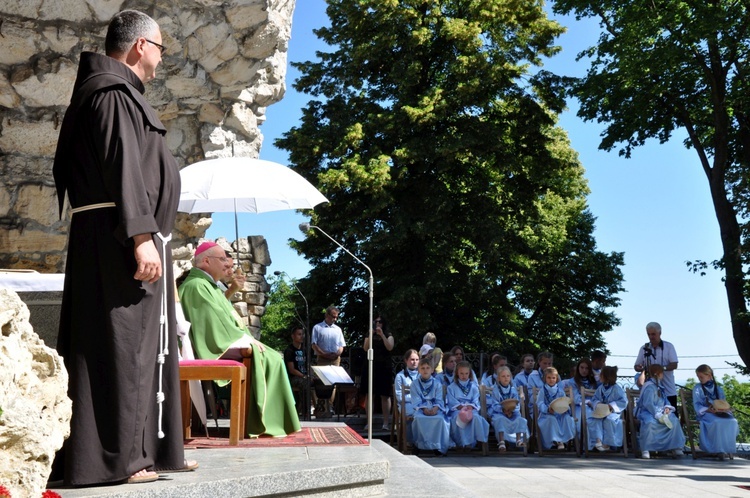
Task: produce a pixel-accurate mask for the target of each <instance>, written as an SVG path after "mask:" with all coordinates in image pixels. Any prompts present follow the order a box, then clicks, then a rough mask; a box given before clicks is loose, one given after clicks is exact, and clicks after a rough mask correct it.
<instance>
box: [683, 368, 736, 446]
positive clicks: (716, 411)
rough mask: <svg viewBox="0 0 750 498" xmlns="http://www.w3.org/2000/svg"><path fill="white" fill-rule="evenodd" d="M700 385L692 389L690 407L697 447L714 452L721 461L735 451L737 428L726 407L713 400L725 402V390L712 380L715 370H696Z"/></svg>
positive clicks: (730, 410)
mask: <svg viewBox="0 0 750 498" xmlns="http://www.w3.org/2000/svg"><path fill="white" fill-rule="evenodd" d="M695 375H697V376H698V381H699V382H700V383H699V384H698V385H696V386H695V387H694V388H693V407H694V408H695V414H696V417H697V418H698V421H699V422H700V437H699V440H700V447H701V449H702V450H703V451H705V452H707V453H717V454H718V455H719V458H720V459H724V457H725V456H726V455H731V454H734V453H736V452H737V436H738V435H739V430H740V429H739V425H738V424H737V419H736V418H734V415H733V414H732V409H731V407H730V406H729V405H728V404H726V405H725V404H724V403H716V405H718V406H714V401H716V400H724V401H726V399H727V398H726V396H724V390H723V389H722V388H721V386H720V385H719V383H718V382H716V380H715V379H714V371H713V370H712V369H711V367H709V366H708V365H700V366H699V367H698V368H696V369H695ZM722 405H723V406H722Z"/></svg>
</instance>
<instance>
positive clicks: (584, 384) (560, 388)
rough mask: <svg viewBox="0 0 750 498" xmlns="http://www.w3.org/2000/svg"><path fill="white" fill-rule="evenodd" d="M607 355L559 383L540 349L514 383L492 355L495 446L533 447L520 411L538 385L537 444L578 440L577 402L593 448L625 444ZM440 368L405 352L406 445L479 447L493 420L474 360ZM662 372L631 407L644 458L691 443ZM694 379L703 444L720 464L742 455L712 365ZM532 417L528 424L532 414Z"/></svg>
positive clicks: (450, 361)
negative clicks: (667, 393) (483, 398)
mask: <svg viewBox="0 0 750 498" xmlns="http://www.w3.org/2000/svg"><path fill="white" fill-rule="evenodd" d="M606 359H607V356H606V354H605V353H604V352H602V351H594V352H593V353H592V359H591V360H589V359H586V358H584V359H581V360H579V361H578V363H577V364H576V367H575V369H574V370H573V372H574V374H573V377H572V378H571V379H568V380H566V381H561V380H560V376H559V375H558V372H557V370H556V369H555V368H554V367H553V366H552V365H553V360H554V357H553V355H552V354H551V353H549V352H546V351H544V352H542V353H539V355H538V356H537V359H536V367H535V362H534V357H533V355H530V354H526V355H523V356H522V357H521V361H520V364H519V368H518V371H517V374H516V375H515V377H513V376H512V374H511V369H510V368H509V367H508V366H507V359H506V358H505V357H504V356H502V355H500V354H499V353H494V354H493V355H491V361H490V365H491V366H490V367H489V368H488V369H487V370H486V371H485V372H483V378H482V382H481V385H484V386H485V392H486V393H487V396H486V401H487V416H488V418H489V419H490V420H491V422H492V428H493V430H494V432H495V436H496V438H497V441H498V450H499V451H500V452H505V451H506V450H507V444H513V445H515V447H516V448H522V447H524V446H525V445H527V444H528V434H529V421H528V420H527V419H526V418H524V417H523V416H522V415H521V406H520V403H521V399H522V398H521V397H520V396H519V391H521V390H523V389H527V390H528V393H529V394H530V396H529V397H530V398H532V396H531V394H532V393H533V392H534V391H535V389H534V388H536V393H537V394H536V398H535V399H530V400H529V403H530V406H531V403H535V404H536V407H537V409H538V413H539V421H538V426H539V431H540V434H539V439H540V444H543V445H544V447H546V448H556V449H564V448H565V443H567V442H568V441H570V440H572V439H573V438H574V437H576V432H577V431H576V426H575V423H574V416H573V415H572V414H571V412H570V410H569V409H568V408H567V407H568V403H569V402H570V401H572V402H573V403H574V413H575V419H577V420H578V421H579V422H578V429H579V430H580V427H581V424H580V420H581V417H582V416H585V417H586V421H587V426H588V442H587V445H588V449H589V450H591V449H596V450H597V451H600V452H604V451H607V450H610V449H618V448H621V447H622V446H623V437H624V436H623V433H624V430H623V417H622V412H623V410H625V408H626V406H627V397H626V396H625V392H624V390H623V388H622V387H621V386H619V385H618V384H617V367H613V366H606ZM441 367H442V371H440V372H436V371H435V368H434V367H433V364H432V362H431V361H430V359H429V358H423V359H422V360H421V361H420V359H419V353H418V352H417V351H415V350H413V349H410V350H408V351H407V352H406V354H405V355H404V369H403V371H401V372H399V374H398V375H397V376H396V395H397V396H398V397H399V400H400V396H401V391H402V390H403V388H404V387H405V386H410V394H409V395H407V396H406V405H407V408H406V409H407V415H408V416H409V417H410V418H412V419H413V421H412V422H411V423H410V425H409V427H407V440H408V442H410V443H412V444H413V445H414V446H415V447H416V448H418V449H420V450H432V451H434V452H435V453H436V454H439V455H445V454H446V453H447V451H448V449H450V448H454V447H459V448H473V447H475V446H476V443H477V442H486V441H487V437H488V434H489V424H488V422H487V420H486V419H485V418H484V417H483V416H482V415H481V413H480V399H479V396H480V389H479V386H480V383H479V382H477V379H476V376H475V374H474V371H473V370H472V368H471V364H470V363H469V362H468V361H465V360H464V352H463V349H462V348H461V347H460V346H455V347H454V348H453V349H452V350H451V352H448V353H445V354H444V355H443V357H442V363H441ZM662 376H663V367H662V366H661V365H651V367H650V371H649V378H648V380H647V381H646V382H645V384H644V385H643V387H642V389H641V393H640V398H639V399H640V401H639V402H638V405H637V409H636V410H635V416H636V417H637V418H638V420H640V431H639V436H638V437H639V446H640V449H641V452H642V453H641V455H642V457H643V458H646V459H648V458H650V456H651V455H650V452H652V451H671V452H672V454H673V455H675V456H679V455H682V454H683V447H684V445H685V435H684V434H683V432H682V428H681V426H680V423H679V420H678V418H677V417H676V414H675V408H674V407H673V406H671V405H670V404H669V401H668V400H667V398H666V396H665V394H664V391H663V389H662V386H661V385H660V382H659V381H660V379H661V378H662ZM696 376H697V377H698V381H699V383H698V384H697V385H696V386H695V388H694V389H693V405H694V408H695V413H696V416H697V418H698V420H699V422H700V436H699V437H700V448H701V449H702V450H703V451H705V452H708V453H713V454H716V455H718V456H719V458H720V459H723V458H724V457H725V456H727V455H728V454H733V453H735V452H736V440H737V436H738V433H739V427H738V424H737V420H736V419H735V418H734V416H733V414H732V410H731V407H730V406H729V405H728V403H727V402H726V398H725V395H724V391H723V389H722V388H721V386H720V385H719V384H718V383H717V382H716V380H715V379H714V375H713V371H712V370H711V367H709V366H708V365H701V366H699V367H698V368H697V369H696ZM581 388H583V390H584V396H583V397H582V396H581ZM571 395H572V399H571ZM561 398H565V399H561ZM556 400H558V401H556ZM397 401H398V400H397ZM584 407H585V408H584ZM527 413H528V417H529V419H530V420H532V419H531V417H532V416H533V412H532V411H531V410H529V411H528V412H527ZM532 421H533V420H532Z"/></svg>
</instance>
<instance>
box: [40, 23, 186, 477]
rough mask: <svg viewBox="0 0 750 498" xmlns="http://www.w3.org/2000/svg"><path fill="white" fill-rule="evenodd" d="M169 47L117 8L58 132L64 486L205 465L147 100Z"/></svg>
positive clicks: (167, 157) (169, 192)
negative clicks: (184, 427)
mask: <svg viewBox="0 0 750 498" xmlns="http://www.w3.org/2000/svg"><path fill="white" fill-rule="evenodd" d="M161 43H162V37H161V32H160V30H159V26H158V25H157V23H156V22H155V21H154V20H153V19H151V18H150V17H149V16H147V15H146V14H143V13H142V12H138V11H133V10H129V11H123V12H120V13H119V14H117V15H115V17H114V18H113V19H112V21H111V22H110V25H109V29H108V31H107V38H106V42H105V51H106V55H101V54H96V53H91V52H84V53H83V54H81V60H80V65H79V68H78V76H77V78H76V82H75V86H74V87H73V97H72V99H71V103H70V106H69V108H68V110H67V112H66V114H65V118H64V119H63V124H62V127H61V130H60V137H59V141H58V145H57V153H56V155H55V162H54V168H53V172H54V177H55V183H56V186H57V193H58V200H59V203H60V204H59V207H60V213H61V214H62V211H63V202H64V198H65V193H66V191H67V194H68V200H69V202H70V206H71V208H72V209H71V211H72V213H73V214H72V220H71V225H70V234H69V239H68V256H67V262H66V267H65V288H64V292H63V300H62V312H61V317H60V332H59V336H58V344H57V350H58V351H59V352H60V354H61V355H62V356H63V358H64V361H65V366H66V368H67V369H68V374H69V376H70V381H69V386H68V395H69V396H70V398H71V399H72V400H73V418H72V421H71V433H70V438H69V439H68V440H67V441H66V442H65V444H64V446H63V448H62V450H60V452H59V453H58V455H57V457H56V460H55V464H54V466H53V475H52V477H51V480H56V479H61V478H63V479H64V482H65V484H67V485H74V486H85V485H92V484H101V483H124V482H147V481H151V480H156V479H157V478H158V475H157V473H156V472H155V471H160V470H163V471H164V470H166V471H169V470H184V469H185V468H186V467H195V466H196V465H195V463H194V462H186V461H185V457H184V451H183V441H182V432H181V422H180V421H181V418H180V395H179V373H178V365H177V362H178V358H177V350H178V347H177V337H176V333H175V317H174V308H173V303H174V294H173V292H174V285H173V276H172V258H171V250H170V247H169V241H168V239H169V235H170V233H171V231H172V227H173V225H174V220H175V215H176V211H177V203H178V201H179V195H180V177H179V172H178V166H177V163H176V161H175V160H174V158H173V157H172V154H171V153H170V151H169V150H168V148H167V145H166V142H165V140H164V135H165V134H166V129H165V127H164V125H163V124H162V123H161V121H160V120H159V118H158V117H157V115H156V113H155V111H154V109H153V108H151V106H150V105H149V104H148V103H147V102H146V100H145V99H144V97H143V92H144V90H145V88H144V83H145V82H147V81H149V80H151V79H153V78H154V76H155V72H156V67H157V65H158V64H159V63H160V62H161V53H162V50H163V48H164V47H163V46H162V45H161ZM162 316H163V319H162ZM160 322H163V325H161V324H160Z"/></svg>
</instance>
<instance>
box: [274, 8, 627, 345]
mask: <svg viewBox="0 0 750 498" xmlns="http://www.w3.org/2000/svg"><path fill="white" fill-rule="evenodd" d="M327 13H328V16H329V18H330V20H331V27H330V28H321V29H319V30H317V31H316V34H317V35H318V37H320V38H321V39H322V40H324V41H325V42H326V43H327V44H328V45H329V46H330V47H331V49H332V51H331V52H327V53H318V54H317V55H318V56H319V58H320V60H319V61H317V62H304V63H300V64H296V66H297V67H298V68H299V69H300V71H301V73H302V76H301V77H300V78H299V79H298V80H297V81H296V83H295V88H296V89H297V90H299V91H301V92H305V93H307V94H309V95H312V96H313V97H314V98H315V99H314V100H311V101H310V102H309V103H308V104H307V106H306V108H305V109H304V110H303V118H302V121H301V124H300V125H299V126H297V127H295V128H293V129H292V130H290V131H289V132H287V133H286V134H285V135H284V137H283V138H282V139H279V140H278V141H277V142H276V145H277V146H279V147H280V148H282V149H285V150H288V151H289V152H290V158H291V162H292V164H293V167H294V169H295V170H296V171H297V172H299V173H300V174H302V175H303V176H305V177H306V178H307V179H309V180H310V181H311V182H313V183H314V184H316V185H317V186H318V187H319V188H320V189H321V191H323V193H324V194H325V195H326V196H327V197H328V198H329V200H330V201H331V202H330V204H328V205H326V206H323V207H320V208H317V209H316V210H315V213H314V214H313V215H312V222H313V224H314V225H318V226H320V227H321V228H322V229H323V230H325V231H326V232H327V233H329V234H331V235H332V236H333V237H334V238H336V239H337V240H338V241H340V242H341V243H342V244H343V245H344V246H345V247H346V248H347V249H349V250H350V251H352V252H353V253H354V254H356V255H357V257H359V258H360V259H362V260H363V261H365V262H366V263H367V264H368V265H369V266H370V267H371V268H372V270H373V273H374V275H375V280H376V283H375V297H376V303H377V310H378V311H379V312H380V313H383V314H384V315H385V316H386V318H388V320H389V323H390V328H391V331H392V332H393V333H394V335H395V336H396V339H397V346H396V351H397V352H399V353H400V352H402V351H404V350H405V349H407V348H409V347H415V346H418V345H420V344H421V337H422V335H423V334H424V332H425V331H427V330H434V331H435V332H436V333H437V335H438V340H439V344H440V345H442V346H443V347H444V348H449V347H450V346H452V345H453V344H456V343H460V344H462V345H464V346H465V347H468V348H470V349H474V350H484V351H487V350H491V349H500V350H503V351H505V352H506V353H507V354H509V355H510V356H513V357H515V356H516V355H518V354H520V353H524V352H528V351H534V350H538V349H540V348H545V349H551V350H553V351H555V352H556V353H558V354H562V355H574V354H576V355H577V354H583V353H584V352H588V351H590V350H591V348H594V347H602V346H603V340H602V335H601V334H602V332H604V331H607V330H610V329H611V328H612V327H613V326H614V325H616V324H617V323H618V319H617V318H616V317H615V315H614V314H613V312H612V309H613V308H614V307H616V306H617V305H618V302H619V301H618V299H617V297H616V294H617V293H618V292H619V291H620V290H621V282H622V274H621V271H620V266H621V265H622V264H623V259H622V254H619V253H612V254H603V253H601V252H598V251H597V250H596V244H595V241H594V239H593V236H592V232H593V228H594V217H593V216H592V215H591V213H590V212H589V211H588V210H587V206H586V195H587V194H588V187H587V184H586V181H585V179H584V177H583V168H582V167H581V165H580V163H579V162H578V158H577V155H576V154H575V152H574V151H573V150H571V148H570V144H569V141H568V139H567V136H566V134H565V133H564V132H563V131H562V130H561V129H560V128H559V127H557V126H556V116H557V113H558V112H559V111H560V110H561V109H562V108H563V106H564V104H565V103H564V86H563V85H562V81H561V80H560V78H557V77H555V76H554V75H552V74H549V73H547V72H544V71H541V70H538V71H536V72H533V73H532V72H531V71H530V70H529V68H530V66H540V65H541V62H540V60H541V57H543V56H552V55H554V54H555V53H556V52H557V51H558V47H556V46H555V45H554V44H553V42H554V39H555V37H556V36H558V35H559V34H560V33H561V32H562V28H561V27H560V26H559V25H558V24H557V23H555V22H553V21H551V20H549V19H547V17H546V14H545V13H544V10H543V9H542V6H541V3H535V2H508V1H507V0H486V1H482V2H476V1H470V0H434V1H425V0H400V1H396V0H359V1H356V2H355V1H351V0H329V2H328V8H327ZM294 245H295V247H296V248H297V249H298V250H299V251H300V253H302V254H303V255H304V256H305V257H306V258H307V259H309V261H310V262H311V264H312V266H313V270H312V271H311V273H310V274H309V275H308V277H307V278H306V279H304V280H303V282H302V284H303V285H304V286H305V289H306V292H309V294H307V296H308V298H309V299H310V302H311V307H312V308H313V309H319V308H322V307H324V306H325V305H326V304H327V303H329V302H331V301H338V303H337V304H338V305H339V306H340V307H341V310H342V314H341V322H342V325H343V326H344V327H345V328H346V329H347V330H348V332H349V336H350V338H351V339H352V342H350V344H351V343H357V344H359V340H360V339H361V337H362V335H363V334H364V333H366V331H367V329H368V327H367V316H368V301H369V297H368V288H367V273H366V272H365V270H364V268H362V267H361V266H359V265H358V264H357V263H356V262H354V261H353V260H352V259H351V257H350V256H349V255H347V254H346V253H343V252H341V251H338V250H337V248H336V247H335V246H334V245H333V244H332V243H331V242H330V241H329V240H328V239H327V238H325V237H323V236H321V235H320V234H318V232H316V231H311V232H310V233H309V234H308V237H307V238H306V239H305V240H303V241H301V242H298V243H295V244H294Z"/></svg>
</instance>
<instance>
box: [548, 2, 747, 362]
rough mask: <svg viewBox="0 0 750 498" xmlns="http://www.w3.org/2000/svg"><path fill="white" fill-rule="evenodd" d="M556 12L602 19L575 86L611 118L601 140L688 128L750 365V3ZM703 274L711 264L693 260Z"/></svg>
mask: <svg viewBox="0 0 750 498" xmlns="http://www.w3.org/2000/svg"><path fill="white" fill-rule="evenodd" d="M554 9H555V11H556V12H559V13H562V14H568V13H574V14H575V15H576V16H578V17H579V18H582V17H593V18H598V19H599V21H600V25H601V26H602V28H603V29H602V32H601V35H600V37H599V40H598V45H596V46H595V47H591V48H589V49H587V50H586V51H584V52H583V53H582V54H580V57H588V58H591V67H590V69H589V71H588V73H587V75H586V76H585V77H584V78H581V79H580V80H579V81H577V82H576V83H575V84H574V85H573V86H572V93H573V94H574V95H575V96H576V97H577V98H578V99H579V100H580V103H581V107H580V110H579V113H578V114H579V116H581V117H582V118H584V119H586V120H594V119H596V120H598V121H600V122H604V123H606V128H605V131H604V134H603V140H602V142H601V144H600V148H602V149H604V150H612V149H614V148H615V147H620V150H619V152H620V154H621V155H624V156H626V157H627V156H629V155H630V153H631V151H632V149H633V148H634V147H637V146H639V145H643V143H645V142H646V140H648V139H650V138H655V139H658V140H659V141H660V142H661V143H664V142H666V141H667V140H669V139H670V137H671V136H672V134H673V133H674V132H675V130H678V129H682V130H684V131H685V132H686V133H687V139H686V140H685V146H686V147H688V148H692V149H694V150H695V151H696V153H697V157H698V159H699V163H700V165H701V167H702V169H703V171H704V173H705V175H706V179H707V180H708V187H709V191H710V193H711V199H712V201H713V206H714V211H715V213H716V218H717V220H718V222H719V229H720V232H721V243H722V250H723V255H722V257H721V259H719V260H717V261H714V262H713V263H712V266H714V267H715V268H717V269H722V270H723V272H724V277H723V280H724V283H725V287H726V293H727V302H728V305H729V312H730V316H731V321H732V332H733V335H734V340H735V343H736V344H737V349H738V352H739V355H740V356H741V357H742V360H743V361H744V362H745V364H746V365H748V364H750V321H749V320H748V310H747V299H748V295H749V294H748V292H750V291H749V289H750V287H749V286H748V279H747V274H746V272H747V268H748V263H750V261H749V260H748V257H749V255H750V252H748V251H747V245H748V229H749V228H750V226H749V225H748V223H747V220H748V219H749V218H748V215H749V214H750V213H749V212H748V206H750V203H748V200H750V191H748V161H749V160H750V97H748V95H750V92H748V81H750V79H748V71H749V68H748V66H747V63H748V48H749V46H748V44H749V42H750V37H749V34H750V32H749V31H748V30H749V29H750V21H749V20H750V13H749V12H748V5H747V2H737V1H730V0H726V1H725V0H709V1H704V0H690V1H676V0H666V1H660V2H634V1H626V0H603V1H602V0H596V1H592V0H557V1H556V2H555V4H554ZM688 265H689V267H690V268H691V269H692V270H693V271H696V272H701V273H704V270H705V268H706V267H707V266H709V264H708V263H705V262H701V261H697V262H693V263H688Z"/></svg>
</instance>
